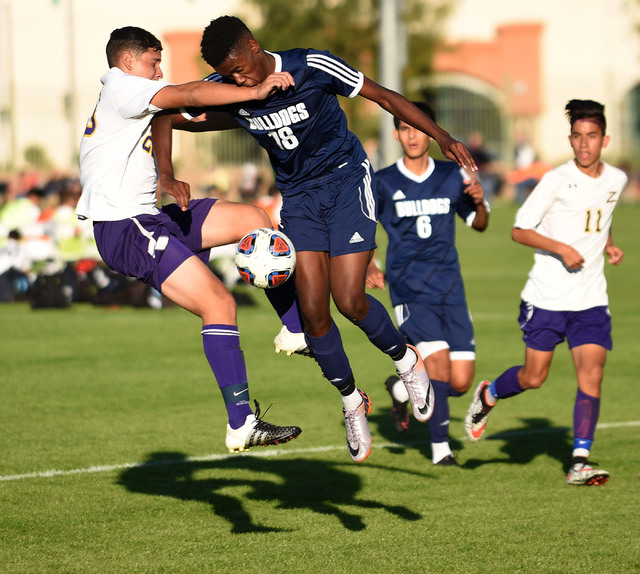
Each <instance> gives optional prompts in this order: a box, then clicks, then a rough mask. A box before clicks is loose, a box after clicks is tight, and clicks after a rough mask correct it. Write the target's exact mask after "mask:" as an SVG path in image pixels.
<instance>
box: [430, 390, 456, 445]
mask: <svg viewBox="0 0 640 574" xmlns="http://www.w3.org/2000/svg"><path fill="white" fill-rule="evenodd" d="M431 384H432V385H433V392H434V393H435V395H436V404H435V405H434V408H433V415H432V416H431V418H430V419H429V423H428V424H429V434H431V442H445V441H448V440H449V389H451V385H450V384H449V383H445V382H444V381H438V380H436V379H431Z"/></svg>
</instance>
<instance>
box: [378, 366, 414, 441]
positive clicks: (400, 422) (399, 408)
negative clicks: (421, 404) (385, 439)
mask: <svg viewBox="0 0 640 574" xmlns="http://www.w3.org/2000/svg"><path fill="white" fill-rule="evenodd" d="M399 380H400V379H399V378H398V377H396V376H395V375H394V376H391V377H389V378H388V379H387V380H386V381H385V382H384V386H385V387H386V389H387V391H388V392H389V394H390V395H391V401H392V402H393V407H392V408H391V422H393V427H394V428H395V429H396V430H397V431H398V432H405V431H407V430H409V411H408V410H407V401H405V402H400V401H398V400H396V398H395V397H394V396H393V392H392V389H393V385H395V384H396V382H397V381H399Z"/></svg>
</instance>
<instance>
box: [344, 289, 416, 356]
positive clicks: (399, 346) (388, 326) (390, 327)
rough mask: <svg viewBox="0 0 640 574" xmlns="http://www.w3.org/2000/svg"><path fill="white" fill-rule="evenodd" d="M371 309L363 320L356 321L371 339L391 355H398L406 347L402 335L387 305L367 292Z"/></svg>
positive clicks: (355, 323)
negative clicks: (390, 315)
mask: <svg viewBox="0 0 640 574" xmlns="http://www.w3.org/2000/svg"><path fill="white" fill-rule="evenodd" d="M367 297H368V298H369V311H368V312H367V314H366V315H365V316H364V318H363V319H362V321H354V322H353V323H354V325H357V326H358V327H360V329H362V330H363V331H364V332H365V334H366V335H367V337H369V340H370V341H371V342H372V343H373V344H374V345H375V346H376V347H378V349H380V350H381V351H382V352H383V353H386V354H387V355H389V356H390V357H396V356H397V355H399V354H400V353H402V351H404V349H405V346H406V345H405V343H404V341H403V340H402V335H400V333H399V332H398V329H396V327H395V325H394V324H393V321H392V320H391V317H389V313H387V310H386V308H385V306H384V305H383V304H382V303H380V301H378V300H377V299H376V298H375V297H372V296H371V295H369V294H368V293H367Z"/></svg>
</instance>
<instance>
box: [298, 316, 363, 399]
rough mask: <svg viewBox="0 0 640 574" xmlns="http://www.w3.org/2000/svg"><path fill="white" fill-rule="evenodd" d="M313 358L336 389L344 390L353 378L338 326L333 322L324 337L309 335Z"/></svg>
mask: <svg viewBox="0 0 640 574" xmlns="http://www.w3.org/2000/svg"><path fill="white" fill-rule="evenodd" d="M307 339H308V341H309V346H310V347H311V350H312V351H313V357H314V359H315V360H316V361H317V363H318V365H320V368H321V369H322V372H323V374H324V376H325V377H327V380H328V381H329V382H330V383H331V384H332V385H334V386H335V387H338V388H339V389H340V388H343V387H344V385H345V384H347V383H348V381H349V377H352V374H351V366H350V365H349V359H348V358H347V354H346V353H345V351H344V347H343V345H342V337H341V336H340V331H339V330H338V326H337V325H336V324H335V323H334V321H333V319H332V320H331V327H329V330H328V331H327V333H326V334H325V335H323V336H322V337H312V336H311V335H307Z"/></svg>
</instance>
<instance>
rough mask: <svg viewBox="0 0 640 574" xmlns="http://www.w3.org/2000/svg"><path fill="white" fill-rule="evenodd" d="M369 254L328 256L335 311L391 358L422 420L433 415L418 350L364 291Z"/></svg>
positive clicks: (414, 413) (424, 371)
mask: <svg viewBox="0 0 640 574" xmlns="http://www.w3.org/2000/svg"><path fill="white" fill-rule="evenodd" d="M372 256H373V251H366V252H359V253H349V254H346V255H340V256H337V257H332V258H331V260H330V281H331V293H332V295H333V299H334V301H335V303H336V306H337V307H338V310H339V311H340V312H341V313H342V314H343V315H344V316H345V317H347V318H348V319H350V320H351V321H352V322H353V324H354V325H356V326H358V327H360V329H362V331H364V333H365V334H366V335H367V337H368V338H369V340H370V341H371V342H372V343H373V344H374V345H375V346H376V347H377V348H378V349H380V350H381V351H382V352H383V353H385V354H387V355H389V357H391V359H392V360H393V362H394V365H395V367H396V372H397V373H398V376H399V377H400V379H401V380H402V382H403V383H404V385H405V387H406V389H407V392H408V393H409V400H410V401H411V406H412V407H413V416H414V417H415V418H416V420H418V421H419V422H426V421H428V420H429V419H430V418H431V415H432V414H433V406H434V400H435V399H434V394H433V388H432V387H431V383H430V381H429V377H428V376H427V371H426V369H425V368H424V364H423V362H422V358H421V357H420V353H418V351H417V350H416V349H415V348H414V347H412V346H411V345H406V344H405V342H404V340H403V339H402V335H400V333H399V331H398V329H396V327H395V325H394V324H393V321H392V320H391V317H390V316H389V313H388V312H387V310H386V309H385V307H384V305H383V304H382V303H380V301H378V300H377V299H376V298H375V297H372V296H371V295H369V294H368V293H365V280H366V272H367V266H368V265H369V261H370V260H371V257H372Z"/></svg>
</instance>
